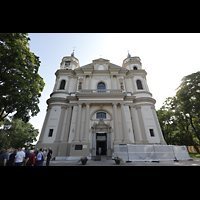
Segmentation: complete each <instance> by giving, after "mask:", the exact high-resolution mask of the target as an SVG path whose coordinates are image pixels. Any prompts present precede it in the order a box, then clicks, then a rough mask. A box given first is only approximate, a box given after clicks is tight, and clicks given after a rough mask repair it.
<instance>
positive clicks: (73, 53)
mask: <svg viewBox="0 0 200 200" xmlns="http://www.w3.org/2000/svg"><path fill="white" fill-rule="evenodd" d="M75 48H76V47H75V46H74V47H73V52H72V54H71V56H73V57H74V51H75Z"/></svg>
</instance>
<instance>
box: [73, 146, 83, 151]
mask: <svg viewBox="0 0 200 200" xmlns="http://www.w3.org/2000/svg"><path fill="white" fill-rule="evenodd" d="M82 149H83V145H75V150H82Z"/></svg>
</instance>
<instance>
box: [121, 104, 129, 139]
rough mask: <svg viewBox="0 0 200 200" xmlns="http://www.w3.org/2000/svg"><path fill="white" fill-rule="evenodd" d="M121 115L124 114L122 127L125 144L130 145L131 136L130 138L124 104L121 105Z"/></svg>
mask: <svg viewBox="0 0 200 200" xmlns="http://www.w3.org/2000/svg"><path fill="white" fill-rule="evenodd" d="M121 113H122V127H123V134H124V140H123V142H125V143H130V140H129V136H128V129H127V123H126V113H125V109H124V104H123V103H121Z"/></svg>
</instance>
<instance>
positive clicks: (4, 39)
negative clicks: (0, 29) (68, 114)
mask: <svg viewBox="0 0 200 200" xmlns="http://www.w3.org/2000/svg"><path fill="white" fill-rule="evenodd" d="M29 40H30V38H29V37H28V34H25V33H0V121H2V120H3V119H4V118H5V117H6V116H7V115H9V114H11V113H13V114H14V116H15V117H16V118H19V119H22V120H23V121H25V122H27V121H28V120H29V119H30V116H35V115H36V114H37V113H38V112H39V107H38V103H39V97H40V96H41V92H42V90H43V88H44V81H43V79H42V77H41V76H40V75H39V74H38V69H39V66H40V60H39V57H37V56H36V55H34V53H32V52H30V48H29V43H28V41H29Z"/></svg>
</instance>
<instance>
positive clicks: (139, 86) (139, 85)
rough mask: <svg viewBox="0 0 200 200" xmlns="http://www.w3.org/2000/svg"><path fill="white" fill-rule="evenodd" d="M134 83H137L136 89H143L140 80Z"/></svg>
mask: <svg viewBox="0 0 200 200" xmlns="http://www.w3.org/2000/svg"><path fill="white" fill-rule="evenodd" d="M136 83H137V88H138V90H143V86H142V82H141V80H137V81H136Z"/></svg>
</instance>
